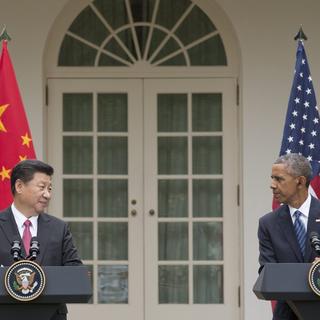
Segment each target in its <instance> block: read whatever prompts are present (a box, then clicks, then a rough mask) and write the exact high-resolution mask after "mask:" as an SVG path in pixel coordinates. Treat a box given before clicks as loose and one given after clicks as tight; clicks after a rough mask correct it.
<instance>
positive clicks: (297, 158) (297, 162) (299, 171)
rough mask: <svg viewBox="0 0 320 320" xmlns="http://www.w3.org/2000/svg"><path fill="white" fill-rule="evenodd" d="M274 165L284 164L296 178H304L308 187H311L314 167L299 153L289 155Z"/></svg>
mask: <svg viewBox="0 0 320 320" xmlns="http://www.w3.org/2000/svg"><path fill="white" fill-rule="evenodd" d="M274 164H284V165H286V167H287V171H288V173H289V174H291V175H292V176H294V177H299V176H303V177H305V178H306V187H309V184H310V181H311V179H312V167H311V164H310V162H309V160H308V159H307V158H305V157H304V156H302V155H300V154H298V153H289V154H286V155H283V156H281V157H279V158H278V159H277V160H276V161H275V162H274Z"/></svg>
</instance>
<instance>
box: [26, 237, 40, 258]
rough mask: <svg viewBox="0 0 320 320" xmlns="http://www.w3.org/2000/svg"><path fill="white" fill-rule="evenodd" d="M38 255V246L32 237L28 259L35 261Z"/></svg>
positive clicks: (37, 242) (35, 238)
mask: <svg viewBox="0 0 320 320" xmlns="http://www.w3.org/2000/svg"><path fill="white" fill-rule="evenodd" d="M39 253H40V244H39V241H38V238H37V237H32V238H31V241H30V249H29V257H30V260H35V259H36V258H37V255H38V254H39Z"/></svg>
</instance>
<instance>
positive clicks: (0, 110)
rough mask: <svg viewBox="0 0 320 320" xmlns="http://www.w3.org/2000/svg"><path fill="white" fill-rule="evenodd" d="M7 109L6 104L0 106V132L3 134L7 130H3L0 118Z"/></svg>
mask: <svg viewBox="0 0 320 320" xmlns="http://www.w3.org/2000/svg"><path fill="white" fill-rule="evenodd" d="M8 107H9V105H8V104H3V105H2V106H0V131H3V132H7V129H6V128H5V126H4V124H3V122H2V121H1V116H2V114H3V113H4V112H5V111H6V109H7V108H8Z"/></svg>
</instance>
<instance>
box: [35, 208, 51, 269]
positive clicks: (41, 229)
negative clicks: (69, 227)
mask: <svg viewBox="0 0 320 320" xmlns="http://www.w3.org/2000/svg"><path fill="white" fill-rule="evenodd" d="M49 221H50V217H49V216H48V215H47V214H45V213H42V214H40V215H39V218H38V241H39V245H40V253H39V255H38V257H37V260H36V261H37V262H38V263H39V264H41V262H42V261H43V258H44V256H45V252H46V247H47V244H48V239H49V234H50V224H49Z"/></svg>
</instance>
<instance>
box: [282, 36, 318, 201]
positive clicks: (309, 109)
mask: <svg viewBox="0 0 320 320" xmlns="http://www.w3.org/2000/svg"><path fill="white" fill-rule="evenodd" d="M288 153H299V154H302V155H303V156H305V157H306V158H307V159H308V160H309V161H310V163H311V166H312V170H313V180H312V182H311V188H310V189H311V190H310V192H311V193H312V194H313V195H314V196H316V197H317V198H320V178H319V173H320V120H319V111H318V107H317V101H316V96H315V92H314V89H313V84H312V78H311V74H310V69H309V65H308V60H307V56H306V52H305V50H304V45H303V41H302V40H299V41H298V48H297V60H296V66H295V72H294V78H293V84H292V88H291V94H290V99H289V104H288V110H287V116H286V122H285V126H284V131H283V138H282V144H281V150H280V156H281V155H284V154H288Z"/></svg>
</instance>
